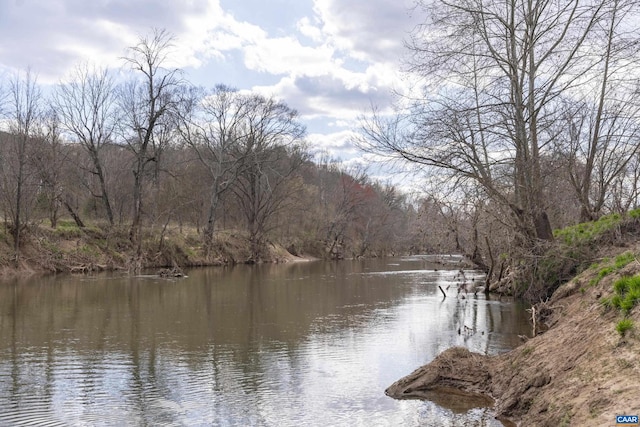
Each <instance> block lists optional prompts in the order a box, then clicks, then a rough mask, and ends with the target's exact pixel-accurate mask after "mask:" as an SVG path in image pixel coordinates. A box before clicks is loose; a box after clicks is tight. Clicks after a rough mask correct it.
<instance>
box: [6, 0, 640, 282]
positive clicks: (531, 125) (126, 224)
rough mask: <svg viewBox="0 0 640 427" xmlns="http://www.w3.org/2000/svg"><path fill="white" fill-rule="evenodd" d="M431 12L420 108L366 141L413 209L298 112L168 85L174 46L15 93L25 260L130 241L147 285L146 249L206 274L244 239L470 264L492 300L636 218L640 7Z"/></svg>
mask: <svg viewBox="0 0 640 427" xmlns="http://www.w3.org/2000/svg"><path fill="white" fill-rule="evenodd" d="M417 7H420V8H422V9H424V10H425V11H426V12H427V13H426V16H428V19H427V20H426V21H425V22H424V23H423V24H422V25H421V26H419V27H417V28H416V29H415V30H414V32H413V33H412V34H411V37H410V39H409V40H408V41H407V48H408V49H407V50H408V56H407V57H406V60H405V71H406V72H407V73H409V74H411V75H412V76H419V77H420V78H422V80H419V81H420V82H421V84H420V85H417V87H418V89H417V93H414V94H411V95H410V96H399V97H398V103H397V109H396V114H393V115H389V114H383V113H381V112H379V111H378V110H376V109H375V108H374V110H373V111H372V112H371V113H370V114H367V115H365V116H363V117H362V119H361V121H360V127H359V129H356V130H357V133H358V135H359V136H358V137H356V138H354V141H353V143H354V144H356V145H358V146H359V147H360V148H361V149H362V150H363V151H364V152H370V153H374V154H376V155H378V156H380V157H381V158H384V159H386V160H387V161H388V162H390V163H391V164H393V162H401V163H402V164H404V165H409V167H414V169H413V171H414V173H415V175H416V176H419V177H421V178H422V182H423V185H422V187H421V188H419V189H417V191H418V192H416V193H414V194H406V193H403V192H402V191H401V190H400V189H399V188H398V187H397V186H394V185H393V184H392V183H391V182H378V181H375V180H373V179H371V178H369V176H368V175H367V170H366V168H354V167H346V166H344V165H343V164H342V163H341V162H340V159H331V158H329V156H327V155H318V154H313V155H312V154H311V153H317V152H318V151H317V150H315V149H314V148H315V147H310V146H309V144H308V143H307V142H306V140H305V126H304V124H303V122H302V120H301V119H300V117H299V115H298V113H297V111H295V110H294V109H292V108H291V107H289V106H288V105H287V104H286V102H285V100H280V99H275V98H269V97H264V96H262V95H259V94H256V93H251V92H247V91H239V90H236V89H234V88H231V87H228V86H226V85H224V84H218V85H215V86H213V87H209V88H202V87H195V86H194V85H192V84H190V83H189V82H188V81H187V80H186V79H185V78H184V73H183V72H182V70H180V69H174V68H170V67H168V66H167V64H168V63H169V58H170V53H171V47H172V41H173V38H172V35H171V34H170V33H168V32H167V31H165V30H154V31H152V32H151V33H150V34H149V35H147V36H142V37H140V39H139V42H138V44H136V45H135V46H132V47H130V48H129V49H128V51H127V55H126V56H125V57H123V58H122V59H121V62H122V67H121V68H120V70H119V71H114V70H109V69H100V68H98V67H95V66H92V65H91V64H86V63H85V64H80V65H78V66H77V67H76V68H75V71H74V72H72V73H70V74H69V75H68V76H67V77H65V78H64V79H63V80H62V81H60V82H59V84H57V85H55V87H54V88H42V87H41V86H40V85H39V84H38V81H37V73H36V72H35V71H34V70H23V71H21V72H17V73H14V74H13V75H7V76H4V77H3V81H2V91H1V92H0V93H1V94H2V117H3V120H2V125H3V129H4V132H3V133H2V134H1V135H0V138H1V142H2V143H1V144H0V180H1V182H0V185H1V186H2V200H1V201H0V202H1V203H2V213H3V215H4V233H5V234H4V235H5V240H6V241H7V244H9V245H11V246H12V248H13V254H14V255H13V259H14V260H15V261H17V260H18V259H19V256H20V250H21V247H22V243H23V240H25V239H29V234H30V230H33V228H34V227H38V226H39V227H42V226H47V227H50V228H53V229H56V227H58V226H59V224H60V221H62V222H63V223H64V224H69V223H72V224H74V226H76V227H78V228H80V229H85V228H86V227H87V225H91V226H92V227H98V228H100V229H101V230H103V231H104V230H107V232H108V233H111V232H112V230H117V232H118V233H120V235H126V236H127V238H128V241H129V243H130V246H129V247H128V249H127V250H129V251H130V253H131V254H132V255H131V256H132V260H133V261H132V262H133V263H134V264H135V263H137V264H139V265H138V267H140V266H142V264H144V263H143V261H142V259H143V258H144V257H143V252H144V244H143V242H144V241H145V236H156V237H157V236H160V240H162V236H164V234H165V233H166V232H168V230H176V229H177V230H179V231H180V232H181V233H184V234H188V233H191V234H193V235H195V236H197V239H198V242H199V244H200V245H201V248H200V249H199V250H201V251H202V252H203V253H204V254H205V255H207V254H209V253H213V252H215V248H216V245H220V242H221V240H224V238H225V236H230V235H233V236H241V237H242V239H244V240H246V242H247V244H248V245H249V248H250V250H249V252H250V253H249V255H248V256H247V257H246V259H244V260H242V261H244V262H261V261H264V260H265V259H267V258H268V257H267V256H266V248H267V247H268V246H269V245H270V244H278V245H280V246H282V247H284V248H286V249H287V250H288V251H289V252H291V253H293V254H296V255H302V254H306V255H311V256H316V257H322V258H328V259H341V258H351V257H370V256H385V255H391V254H400V253H418V252H430V253H447V252H457V253H463V254H465V255H467V256H468V257H469V258H470V259H471V260H472V261H473V262H474V263H475V264H476V265H478V266H479V267H481V268H483V269H484V270H485V271H487V272H488V273H489V277H488V282H489V281H491V280H500V279H502V277H503V275H504V273H505V272H508V270H509V267H510V266H511V267H516V266H519V265H521V264H522V263H523V261H525V262H527V263H531V262H530V261H531V260H536V262H537V260H539V259H540V258H544V256H545V255H546V254H548V253H552V252H553V251H552V246H553V244H554V230H558V229H561V228H563V227H566V226H571V225H574V224H576V223H579V222H584V221H593V220H597V219H599V218H600V217H602V216H603V215H607V214H612V213H620V214H623V213H626V212H628V211H630V210H632V209H634V208H635V207H636V206H637V205H638V190H639V188H638V179H639V178H640V157H639V153H638V150H639V146H640V145H639V144H638V135H639V130H640V121H639V120H638V119H639V118H640V104H639V103H638V101H637V99H638V97H637V93H638V82H639V80H638V75H637V72H636V70H637V66H636V65H637V61H638V49H639V46H640V43H637V41H638V34H637V31H638V30H637V28H636V26H634V25H633V20H634V19H635V18H636V17H637V9H638V8H637V5H636V2H634V1H623V0H591V1H588V2H577V1H576V2H568V3H567V4H561V3H554V2H547V1H544V2H521V1H512V2H507V4H506V6H505V5H503V4H502V2H493V1H475V0H465V1H463V2H459V4H458V3H456V4H449V3H448V2H436V3H432V2H418V5H417ZM396 164H398V163H396ZM405 173H406V172H405ZM527 260H528V261H527ZM512 270H513V268H512ZM518 280H520V281H522V280H527V279H526V278H520V279H518Z"/></svg>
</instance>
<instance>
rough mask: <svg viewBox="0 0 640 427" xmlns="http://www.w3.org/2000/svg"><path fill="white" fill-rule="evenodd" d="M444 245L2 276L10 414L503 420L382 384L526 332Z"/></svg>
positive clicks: (26, 421) (71, 420) (3, 411)
mask: <svg viewBox="0 0 640 427" xmlns="http://www.w3.org/2000/svg"><path fill="white" fill-rule="evenodd" d="M444 259H445V260H447V261H448V262H449V264H448V265H447V266H443V265H442V264H436V263H434V262H433V261H434V258H433V257H428V256H414V257H399V258H387V259H375V260H363V261H341V262H322V261H313V262H300V263H292V264H280V265H259V266H236V267H229V268H222V267H217V268H202V269H193V270H190V271H188V277H187V278H181V279H163V278H159V277H155V276H151V275H150V276H139V277H128V276H122V275H118V274H108V275H98V276H69V275H63V276H57V277H56V276H52V277H44V278H42V277H40V278H36V279H30V280H14V281H10V282H4V283H0V425H3V426H4V425H79V426H85V425H86V426H92V425H104V426H111V425H117V426H121V425H124V426H127V425H131V426H138V425H150V426H151V425H154V426H155V425H175V426H196V425H214V426H236V425H242V426H244V425H256V426H301V425H308V426H326V425H335V426H354V425H356V426H357V425H362V426H378V425H379V426H389V425H402V426H501V425H502V424H501V423H500V422H498V421H497V420H495V419H494V418H493V415H492V413H491V410H490V409H488V408H473V405H472V404H471V403H469V402H465V401H464V400H461V399H455V400H454V402H453V403H452V402H450V401H448V400H443V401H440V402H439V403H440V404H441V405H443V406H439V405H438V404H436V403H433V402H425V401H416V400H406V401H397V400H393V399H391V398H389V397H387V396H385V394H384V389H385V388H386V387H388V386H389V385H390V384H391V383H393V382H394V381H395V380H397V379H399V378H400V377H402V376H404V375H406V374H408V373H410V372H411V371H413V370H414V369H416V368H417V367H419V366H421V365H423V364H425V363H427V362H429V361H430V360H432V359H433V358H434V357H435V356H436V355H437V354H438V353H440V352H441V351H443V350H445V349H447V348H449V347H451V346H455V345H461V346H466V347H468V348H470V349H471V350H474V351H478V352H481V353H487V354H496V353H500V352H503V351H506V350H508V349H511V348H513V347H514V346H516V345H517V344H518V340H519V338H518V335H520V334H528V333H529V330H530V327H529V325H528V322H527V313H526V311H525V310H524V308H523V307H522V306H521V305H519V304H516V303H512V302H501V301H498V300H487V299H486V298H485V296H484V295H483V294H482V293H478V295H475V296H474V295H473V293H468V294H464V293H460V294H458V292H457V289H458V286H459V284H460V281H461V279H460V272H459V264H458V262H457V261H458V258H456V257H445V258H444ZM464 274H465V280H466V281H467V282H468V283H472V280H473V281H480V280H481V279H482V277H481V275H480V274H479V273H478V272H474V271H471V270H465V271H464ZM438 286H441V287H442V288H443V289H446V292H447V298H443V295H442V293H441V292H440V290H439V289H438ZM463 296H464V298H462V297H463Z"/></svg>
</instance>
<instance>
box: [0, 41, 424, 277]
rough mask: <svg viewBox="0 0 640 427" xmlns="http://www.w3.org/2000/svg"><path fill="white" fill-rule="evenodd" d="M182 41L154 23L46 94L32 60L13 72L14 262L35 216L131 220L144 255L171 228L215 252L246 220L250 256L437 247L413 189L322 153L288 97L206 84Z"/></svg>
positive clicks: (4, 165)
mask: <svg viewBox="0 0 640 427" xmlns="http://www.w3.org/2000/svg"><path fill="white" fill-rule="evenodd" d="M172 41H173V38H172V35H171V34H169V33H167V32H166V31H164V30H154V31H153V32H152V33H151V34H150V35H148V36H145V37H141V38H140V40H139V42H138V43H137V44H136V45H135V46H133V47H131V48H129V50H128V52H127V56H126V57H124V58H123V59H122V62H123V64H124V67H123V68H122V69H121V70H120V71H113V70H109V69H106V68H98V67H95V66H92V65H90V64H86V63H83V64H80V65H78V66H77V67H76V68H75V69H74V70H73V71H72V72H71V73H70V74H69V75H67V76H66V77H65V78H63V79H62V80H61V81H60V82H59V83H58V84H57V85H55V87H53V88H52V89H51V90H50V91H47V94H46V95H45V93H44V91H43V87H41V85H39V84H38V81H37V76H36V74H35V73H34V72H32V71H31V70H26V71H22V72H18V73H15V74H13V75H10V76H5V77H4V78H3V80H4V81H3V82H2V83H3V84H2V92H1V93H2V100H3V102H2V118H3V120H2V123H3V128H4V131H2V132H1V133H0V187H1V188H0V190H1V192H2V198H1V200H0V206H1V209H2V213H3V215H4V231H5V236H7V237H10V238H11V239H12V240H11V241H12V244H13V249H14V253H15V261H17V260H18V258H19V256H20V249H21V247H22V245H23V244H24V241H26V240H28V239H29V237H30V228H31V227H33V226H34V225H38V224H43V223H45V222H46V223H47V225H49V226H50V227H53V228H56V227H57V226H58V223H59V221H60V219H61V218H65V220H68V221H73V223H75V225H76V226H77V227H79V228H80V229H85V228H86V227H87V225H88V224H92V225H96V224H98V225H99V226H101V227H103V228H104V229H105V230H119V231H120V232H122V230H126V233H127V235H128V239H129V241H130V250H131V251H132V253H133V255H134V257H133V258H134V260H135V262H136V263H137V264H138V265H136V266H135V267H136V268H140V267H141V266H142V265H141V262H142V261H141V260H142V258H143V256H142V251H143V245H142V242H143V240H144V236H145V234H149V233H151V234H153V233H162V232H163V230H165V229H166V228H167V227H179V228H180V229H190V230H195V232H196V233H197V234H198V235H199V236H200V237H199V238H200V239H201V244H202V248H203V251H205V252H206V253H208V252H209V251H210V250H211V249H212V248H213V247H214V246H215V244H216V242H217V234H218V233H219V232H220V231H221V230H235V231H239V232H241V233H242V235H243V236H246V239H248V241H249V242H250V245H251V258H250V260H249V261H253V262H259V261H260V260H261V259H262V258H263V255H264V248H265V245H267V244H269V243H271V242H278V243H281V244H283V245H285V246H286V247H287V248H288V249H289V250H290V251H291V252H293V253H307V254H311V255H315V256H322V257H327V258H333V259H339V258H343V257H354V256H371V255H388V254H393V253H401V252H407V251H415V252H419V251H423V250H424V249H425V248H426V247H427V246H429V243H426V242H425V241H424V236H419V232H417V231H416V230H418V229H420V226H419V225H418V223H419V222H420V221H422V219H421V216H420V215H419V214H418V212H417V210H416V208H415V203H414V202H413V201H412V200H411V199H410V198H409V196H408V195H406V194H403V193H401V192H400V191H399V190H398V189H397V188H396V187H395V186H393V185H390V184H386V183H380V182H375V181H373V180H371V179H370V178H369V177H368V176H367V174H366V171H365V170H364V169H363V170H359V169H357V168H355V169H354V168H352V169H348V168H346V167H345V166H343V165H341V164H340V162H337V161H335V160H332V159H330V158H328V157H327V156H324V157H322V158H316V159H315V160H314V159H312V157H311V155H310V152H309V146H308V144H307V142H306V141H305V136H306V134H305V132H306V130H305V127H304V125H303V124H302V122H301V120H300V118H299V116H298V113H297V112H296V111H295V110H294V109H292V108H290V107H289V106H288V105H287V104H286V103H284V102H283V101H281V100H277V99H275V98H270V97H264V96H262V95H258V94H255V93H250V92H242V91H238V90H235V89H233V88H230V87H228V86H225V85H217V86H215V87H212V88H201V87H195V86H194V85H192V84H191V83H189V82H188V81H187V80H186V79H185V77H184V75H183V72H182V71H181V70H180V69H174V68H170V67H168V66H167V64H168V63H169V59H170V53H171V50H172ZM412 233H413V235H412ZM436 246H437V245H436Z"/></svg>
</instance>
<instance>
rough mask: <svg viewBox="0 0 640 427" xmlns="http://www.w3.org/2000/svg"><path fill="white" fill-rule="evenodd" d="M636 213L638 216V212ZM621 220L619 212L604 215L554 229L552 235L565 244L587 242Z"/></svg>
mask: <svg viewBox="0 0 640 427" xmlns="http://www.w3.org/2000/svg"><path fill="white" fill-rule="evenodd" d="M632 212H634V211H632ZM629 215H631V213H629ZM638 215H639V216H640V212H639V213H638ZM634 218H635V217H634ZM621 221H622V216H621V215H620V214H611V215H605V216H603V217H602V218H600V219H598V220H597V221H591V222H583V223H580V224H576V225H573V226H571V227H565V228H563V229H561V230H555V231H554V232H553V235H554V237H555V238H556V239H559V240H561V241H563V242H564V243H565V244H567V245H577V244H581V243H585V242H588V241H590V240H592V239H593V238H595V237H597V236H599V235H601V234H602V233H604V232H606V231H609V230H611V229H613V228H614V227H617V226H618V225H620V222H621Z"/></svg>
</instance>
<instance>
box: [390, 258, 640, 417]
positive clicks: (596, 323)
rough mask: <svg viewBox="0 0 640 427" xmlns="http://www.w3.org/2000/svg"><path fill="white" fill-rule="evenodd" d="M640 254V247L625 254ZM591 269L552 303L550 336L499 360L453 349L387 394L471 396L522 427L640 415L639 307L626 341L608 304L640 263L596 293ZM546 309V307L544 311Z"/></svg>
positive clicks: (607, 279) (608, 278)
mask: <svg viewBox="0 0 640 427" xmlns="http://www.w3.org/2000/svg"><path fill="white" fill-rule="evenodd" d="M625 250H632V251H633V253H635V254H638V253H639V251H640V245H636V246H635V247H632V248H624V249H618V252H619V253H620V252H623V251H625ZM597 271H598V270H597V269H596V268H590V269H588V270H587V271H585V272H583V273H582V274H581V275H579V276H577V277H576V278H574V279H573V280H572V281H571V282H569V283H567V284H565V285H563V286H562V287H560V288H559V289H558V290H557V291H556V292H555V293H554V295H553V297H552V298H551V299H550V300H549V301H547V302H546V303H545V305H544V306H545V308H546V313H545V316H544V317H545V319H544V320H545V323H546V326H548V328H549V329H548V330H547V331H546V332H544V333H543V334H539V335H538V336H536V337H534V338H531V339H529V340H527V341H526V342H525V343H523V344H522V345H520V346H519V347H518V348H516V349H514V350H512V351H510V352H508V353H505V354H501V355H498V356H484V355H481V354H475V353H471V352H469V351H468V350H466V349H464V348H451V349H448V350H446V351H445V352H443V353H442V354H440V355H439V356H438V357H436V358H435V359H434V360H433V361H432V362H431V363H429V364H428V365H425V366H423V367H421V368H419V369H418V370H416V371H415V372H413V373H412V374H410V375H408V376H407V377H405V378H402V379H400V380H399V381H397V382H396V383H394V384H393V385H391V386H390V387H389V388H388V389H387V390H386V393H387V394H388V395H389V396H391V397H394V398H398V399H407V398H419V399H424V398H429V395H430V394H432V393H434V392H436V393H450V392H451V391H452V390H453V391H455V392H456V393H466V394H470V395H472V396H484V397H489V398H491V399H493V401H494V402H495V403H494V409H495V412H496V414H497V415H498V417H500V418H503V417H504V418H507V419H509V420H511V421H512V422H515V423H516V424H517V425H519V426H550V427H551V426H553V427H558V426H598V427H599V426H613V425H615V416H616V415H624V414H627V415H637V414H640V331H639V329H640V306H636V307H635V308H634V309H633V310H632V311H631V313H630V315H629V317H630V318H631V319H632V320H633V322H634V324H635V327H634V329H632V330H631V331H630V332H627V334H626V336H625V337H624V338H623V337H621V336H620V334H618V332H617V331H616V330H615V325H616V323H617V322H618V321H619V320H621V319H622V318H623V316H622V314H621V313H620V312H619V311H617V310H614V309H609V310H606V309H604V308H603V306H602V304H601V303H600V299H601V298H602V297H606V296H609V295H611V294H612V293H613V283H614V281H615V280H617V279H618V278H620V277H621V276H632V275H637V274H640V261H638V258H636V261H633V262H631V264H629V265H627V266H626V267H624V268H622V269H621V270H619V271H618V272H616V273H612V274H609V275H607V276H605V277H604V278H603V279H602V280H601V281H600V283H598V284H597V285H595V286H594V285H592V284H590V283H589V282H590V280H591V279H592V278H594V277H595V276H596V274H597ZM539 308H540V307H539Z"/></svg>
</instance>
